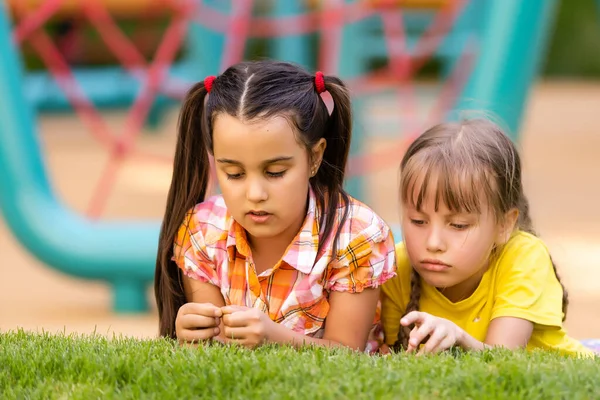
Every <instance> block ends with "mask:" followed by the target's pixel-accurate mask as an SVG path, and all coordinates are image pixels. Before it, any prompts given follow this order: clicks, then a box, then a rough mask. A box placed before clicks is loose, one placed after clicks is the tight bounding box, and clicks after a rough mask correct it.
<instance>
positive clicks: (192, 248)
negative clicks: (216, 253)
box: [172, 211, 221, 287]
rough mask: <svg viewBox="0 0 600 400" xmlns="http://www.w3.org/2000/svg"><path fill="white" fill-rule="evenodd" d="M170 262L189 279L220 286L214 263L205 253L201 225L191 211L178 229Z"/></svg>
mask: <svg viewBox="0 0 600 400" xmlns="http://www.w3.org/2000/svg"><path fill="white" fill-rule="evenodd" d="M172 260H173V261H174V262H175V263H176V264H177V266H178V267H179V268H180V269H181V270H182V271H183V273H184V274H185V275H186V276H188V277H189V278H192V279H197V280H200V281H202V282H206V283H210V284H213V285H215V286H218V287H220V286H221V282H220V279H219V275H218V274H217V271H216V268H215V263H214V261H213V260H211V259H210V257H209V256H208V254H207V252H206V244H205V241H204V233H203V231H202V225H201V224H200V223H198V221H197V218H196V217H195V215H194V214H193V212H192V211H190V212H188V213H187V214H186V216H185V219H184V222H183V224H182V225H181V226H180V227H179V230H178V232H177V236H176V238H175V243H174V245H173V258H172Z"/></svg>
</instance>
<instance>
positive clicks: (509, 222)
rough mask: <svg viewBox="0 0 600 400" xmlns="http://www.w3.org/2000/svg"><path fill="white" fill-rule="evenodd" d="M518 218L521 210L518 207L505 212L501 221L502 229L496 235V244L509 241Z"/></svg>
mask: <svg viewBox="0 0 600 400" xmlns="http://www.w3.org/2000/svg"><path fill="white" fill-rule="evenodd" d="M518 219H519V210H518V209H517V208H512V209H510V210H508V211H507V212H506V213H505V214H504V218H502V221H501V223H500V229H499V230H498V236H497V237H496V244H498V245H503V244H505V243H506V242H508V239H510V235H511V234H512V233H513V231H514V229H515V226H516V224H517V220H518Z"/></svg>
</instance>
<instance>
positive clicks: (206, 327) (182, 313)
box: [175, 303, 223, 343]
mask: <svg viewBox="0 0 600 400" xmlns="http://www.w3.org/2000/svg"><path fill="white" fill-rule="evenodd" d="M222 315H223V313H222V312H221V309H220V308H219V307H217V306H215V305H213V304H211V303H186V304H184V305H182V306H181V307H180V308H179V311H178V312H177V318H176V319H175V333H176V335H177V339H179V342H180V343H186V342H196V343H197V342H200V341H203V340H207V339H211V338H213V337H215V336H216V335H218V334H219V332H220V329H219V324H220V323H221V316H222Z"/></svg>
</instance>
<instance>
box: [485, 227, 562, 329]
mask: <svg viewBox="0 0 600 400" xmlns="http://www.w3.org/2000/svg"><path fill="white" fill-rule="evenodd" d="M495 291H496V296H495V301H494V307H493V310H492V317H491V318H492V319H494V318H499V317H516V318H522V319H526V320H529V321H531V322H533V323H534V324H539V325H546V326H556V327H560V326H562V318H563V312H562V293H563V292H562V287H561V285H560V283H559V281H558V279H557V277H556V274H555V272H554V269H553V266H552V260H551V258H550V254H549V253H548V250H547V249H546V246H545V245H544V244H543V243H542V242H541V240H539V239H537V238H530V239H528V240H524V241H523V243H519V244H518V245H515V246H512V248H510V249H507V251H505V252H504V254H503V255H502V259H501V260H499V264H498V277H497V281H496V288H495Z"/></svg>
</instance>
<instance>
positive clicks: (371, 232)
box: [336, 196, 393, 250]
mask: <svg viewBox="0 0 600 400" xmlns="http://www.w3.org/2000/svg"><path fill="white" fill-rule="evenodd" d="M348 198H349V201H348V206H347V209H348V213H347V218H346V220H345V221H344V222H343V223H342V224H341V225H340V226H339V229H340V239H339V243H338V248H340V249H342V248H344V247H346V246H348V245H350V244H351V243H352V242H356V241H357V240H362V241H367V242H370V243H382V242H386V241H389V243H391V250H393V237H392V234H391V229H390V228H389V226H388V224H387V223H386V222H385V221H384V220H383V219H382V218H381V217H380V216H379V215H378V214H377V213H375V211H373V210H372V209H371V208H370V207H369V206H367V205H366V204H364V203H362V202H360V201H359V200H357V199H355V198H353V197H351V196H348ZM343 213H344V207H343V204H341V202H340V206H339V207H338V208H337V214H338V215H337V218H336V220H338V221H339V220H341V217H342V215H343Z"/></svg>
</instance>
